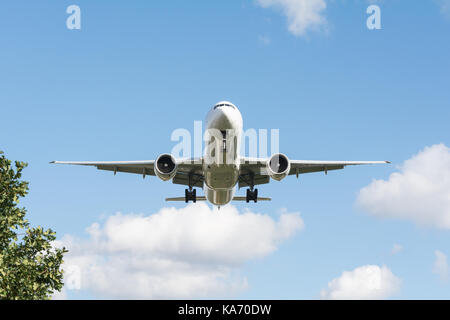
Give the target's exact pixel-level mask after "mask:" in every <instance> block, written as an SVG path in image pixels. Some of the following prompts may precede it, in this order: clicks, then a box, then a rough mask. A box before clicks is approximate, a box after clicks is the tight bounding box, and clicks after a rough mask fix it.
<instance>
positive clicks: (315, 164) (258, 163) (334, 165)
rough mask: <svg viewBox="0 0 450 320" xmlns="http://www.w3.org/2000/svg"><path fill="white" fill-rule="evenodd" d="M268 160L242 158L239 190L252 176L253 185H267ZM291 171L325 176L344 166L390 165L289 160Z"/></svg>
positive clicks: (378, 162)
mask: <svg viewBox="0 0 450 320" xmlns="http://www.w3.org/2000/svg"><path fill="white" fill-rule="evenodd" d="M268 160H269V159H261V158H242V160H241V174H240V177H239V188H241V187H246V186H249V185H250V181H251V180H250V179H251V176H253V184H254V185H258V184H265V183H269V181H270V177H269V175H268V174H267V170H266V164H267V161H268ZM290 163H291V169H290V171H289V175H294V174H295V175H296V176H297V178H298V175H299V174H304V173H310V172H320V171H324V172H325V174H326V173H328V171H330V170H339V169H343V168H344V167H346V166H354V165H365V164H382V163H390V162H389V161H320V160H290Z"/></svg>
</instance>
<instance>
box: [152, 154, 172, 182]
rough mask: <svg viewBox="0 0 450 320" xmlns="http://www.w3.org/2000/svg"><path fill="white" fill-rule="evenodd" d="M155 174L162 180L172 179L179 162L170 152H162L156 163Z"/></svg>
mask: <svg viewBox="0 0 450 320" xmlns="http://www.w3.org/2000/svg"><path fill="white" fill-rule="evenodd" d="M154 170H155V174H156V175H157V176H158V178H160V179H161V180H164V181H167V180H170V179H172V178H173V177H174V176H175V174H176V173H177V163H176V161H175V158H174V157H172V155H170V154H162V155H160V156H159V157H158V159H156V161H155V165H154Z"/></svg>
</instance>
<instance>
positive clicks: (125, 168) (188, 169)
mask: <svg viewBox="0 0 450 320" xmlns="http://www.w3.org/2000/svg"><path fill="white" fill-rule="evenodd" d="M176 161H177V165H178V169H177V173H176V175H175V177H174V178H173V179H172V182H173V183H175V184H182V185H189V175H191V182H193V186H199V187H202V186H203V173H202V162H201V159H200V161H199V160H198V159H177V160H176ZM50 163H52V164H70V165H81V166H93V167H96V168H97V169H98V170H108V171H113V172H114V174H116V173H117V172H125V173H135V174H141V175H142V177H144V178H145V176H154V175H155V171H154V164H155V160H140V161H52V162H50Z"/></svg>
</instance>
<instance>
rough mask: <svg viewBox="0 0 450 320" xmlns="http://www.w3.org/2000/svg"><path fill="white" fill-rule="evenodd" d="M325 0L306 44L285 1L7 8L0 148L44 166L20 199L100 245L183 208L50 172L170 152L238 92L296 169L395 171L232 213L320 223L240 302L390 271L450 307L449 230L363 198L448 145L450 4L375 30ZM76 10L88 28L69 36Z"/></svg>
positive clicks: (304, 295) (23, 4)
mask: <svg viewBox="0 0 450 320" xmlns="http://www.w3.org/2000/svg"><path fill="white" fill-rule="evenodd" d="M263 2H264V1H261V3H263ZM271 2H274V3H276V2H277V1H268V3H271ZM287 2H289V1H287ZM294 2H295V1H294ZM313 2H314V0H313ZM316 2H320V0H317V1H316ZM324 3H326V8H325V9H324V10H322V11H320V15H321V16H322V17H323V18H324V19H325V20H324V22H323V23H322V24H321V25H320V27H319V28H318V30H314V28H311V29H307V30H306V33H305V34H303V35H295V34H293V33H292V32H290V31H289V29H288V24H289V22H288V20H287V17H286V15H285V14H284V12H285V11H283V9H282V8H281V7H280V8H279V7H277V6H273V7H272V6H270V7H263V6H261V5H260V3H258V2H257V1H226V2H225V1H223V2H218V1H214V2H212V1H196V2H195V3H194V2H192V3H191V2H189V3H188V2H186V1H170V2H168V1H166V2H155V1H152V2H150V1H131V2H127V3H126V4H125V2H118V1H116V2H103V1H77V2H73V1H35V2H28V1H20V0H19V1H3V2H2V4H1V5H0V43H1V44H0V149H2V150H4V151H5V153H6V155H7V156H8V157H9V158H11V159H17V160H23V161H27V162H28V163H29V167H28V168H27V169H26V171H25V179H27V180H29V181H30V182H31V183H30V194H29V195H28V196H27V197H26V198H25V199H24V200H23V201H22V202H21V203H22V204H23V205H25V206H26V207H27V209H28V212H29V213H28V215H29V219H30V221H31V222H32V224H34V225H37V224H39V225H43V226H46V227H51V228H53V229H54V230H56V231H57V233H58V236H60V237H63V235H72V236H75V237H79V238H84V239H86V238H87V237H88V236H87V234H86V228H87V227H88V226H90V225H91V224H92V223H94V222H99V223H100V224H102V222H104V221H106V220H107V219H108V217H109V216H112V215H114V214H115V213H116V212H121V213H123V214H129V213H142V214H144V215H151V214H153V213H156V212H158V211H159V210H160V209H161V208H162V207H167V206H168V205H167V204H166V203H164V201H163V200H164V198H165V197H166V196H178V195H181V194H182V193H183V189H184V188H183V187H182V186H176V185H173V184H171V183H167V182H166V183H164V182H163V181H160V180H157V179H156V178H147V179H146V180H143V179H142V178H141V177H140V176H134V175H126V174H118V175H117V176H113V175H112V174H111V173H108V172H100V171H97V170H95V169H93V168H78V167H66V166H52V165H50V164H49V163H48V162H49V161H51V160H143V159H154V158H156V157H157V156H158V155H159V154H161V153H164V152H170V150H171V149H172V147H173V146H174V142H171V141H170V135H171V133H172V131H173V130H174V129H177V128H186V129H189V130H193V121H194V120H203V119H204V117H205V115H206V113H207V111H208V109H209V108H210V107H211V106H212V105H213V104H214V103H215V102H217V101H220V100H224V99H226V100H229V101H232V102H233V103H234V104H235V105H237V106H238V108H239V109H240V110H241V113H242V115H243V118H244V128H257V129H258V128H263V129H269V130H270V129H272V128H276V129H279V130H280V149H281V151H282V152H283V153H285V154H286V155H288V156H289V157H290V158H292V159H315V160H316V159H317V160H391V161H392V163H393V164H392V165H390V166H369V167H358V168H347V169H345V170H340V171H338V172H330V173H329V174H328V175H327V176H325V175H323V174H310V175H304V176H301V177H300V179H299V180H298V181H297V180H296V179H295V177H288V178H286V179H285V180H283V182H280V183H277V182H272V183H271V184H268V185H264V186H260V187H259V192H260V194H261V195H263V196H271V197H272V198H273V201H272V202H270V203H258V204H255V205H251V206H249V205H246V204H234V206H235V207H236V208H237V209H238V210H239V211H241V212H244V211H245V209H246V208H249V209H250V210H252V211H254V212H260V213H264V214H266V215H268V216H269V217H271V218H273V219H274V220H275V221H276V220H277V219H278V217H279V215H280V213H279V212H280V209H282V208H286V210H287V211H288V212H300V213H301V219H302V220H303V222H304V224H305V227H304V229H303V230H301V231H300V230H299V231H298V232H297V233H295V235H292V236H290V237H289V238H288V239H286V240H285V241H283V242H282V243H280V244H279V245H277V250H275V251H273V252H271V253H270V254H267V255H264V256H262V257H260V258H257V259H248V260H246V261H245V262H243V263H242V264H241V265H239V266H238V267H236V268H234V267H233V272H235V273H237V274H238V275H239V276H243V277H245V278H246V279H247V282H248V286H247V287H246V288H245V289H244V290H241V291H239V292H238V293H235V294H232V295H231V297H236V298H249V299H253V298H255V299H259V298H277V299H284V298H286V299H313V298H319V297H320V291H321V290H322V289H324V288H327V284H328V282H330V281H331V280H332V279H335V278H338V277H339V276H340V275H341V273H342V272H343V271H345V270H347V271H351V270H354V269H355V268H357V267H360V266H365V265H378V266H382V265H386V266H387V267H389V269H390V270H391V272H392V273H393V274H394V275H395V276H396V277H398V278H399V279H401V285H400V289H399V290H398V292H397V293H396V294H395V295H392V297H394V298H402V299H412V298H425V299H434V298H437V299H442V298H445V299H448V298H450V286H449V283H448V282H447V283H446V282H445V281H441V280H439V276H438V275H437V274H435V273H433V272H432V269H433V264H434V262H435V250H439V251H440V252H442V253H444V254H445V255H450V231H449V228H436V227H432V226H422V225H418V224H416V223H415V222H414V221H413V220H411V219H392V218H379V217H376V216H373V215H369V214H367V213H368V212H366V211H365V210H362V209H361V207H358V206H356V205H355V201H356V199H357V194H358V191H359V190H360V189H361V188H363V187H365V186H367V185H369V184H370V183H371V181H372V180H373V179H383V180H388V179H389V176H390V174H391V173H393V172H398V171H399V170H400V169H399V167H398V166H399V165H401V164H402V163H403V162H404V161H405V160H407V159H410V158H411V157H412V156H413V155H415V154H417V153H418V152H419V151H421V150H423V149H424V148H425V147H426V146H432V145H435V144H439V143H443V144H444V145H447V146H449V145H450V141H449V140H450V134H449V132H450V131H449V126H448V123H449V119H450V111H449V110H450V109H449V107H450V106H449V102H450V90H449V80H448V79H449V71H450V60H449V58H448V57H449V56H450V42H449V41H448V37H449V31H450V12H449V11H448V9H447V12H446V11H445V7H444V6H445V1H431V0H430V1H414V2H408V3H406V2H405V1H399V0H393V1H380V2H378V5H379V6H380V8H381V14H382V15H381V19H382V20H381V21H382V22H381V23H382V29H381V30H368V29H367V27H366V19H367V17H368V15H367V14H366V8H367V6H368V5H369V2H366V1H362V0H361V1H325V2H324ZM71 4H77V5H79V6H80V8H81V21H82V22H81V23H82V26H81V30H68V29H67V28H66V19H67V17H68V14H67V13H66V8H67V7H68V6H69V5H71ZM443 8H444V9H443ZM447 8H448V3H447ZM243 192H244V190H241V193H243ZM447 194H448V193H447ZM175 207H176V208H180V209H182V208H183V207H184V205H181V204H180V205H178V204H177V205H175ZM394 244H400V245H401V246H402V248H403V249H402V250H401V251H400V252H398V253H397V254H391V249H392V247H393V245H394ZM67 296H68V297H69V298H80V297H103V296H101V295H100V296H99V295H98V294H97V295H96V294H94V293H92V292H91V291H90V290H81V291H74V290H69V291H68V292H67ZM195 296H196V295H195V294H194V297H195ZM211 297H216V296H215V295H212V296H211ZM389 297H391V296H389Z"/></svg>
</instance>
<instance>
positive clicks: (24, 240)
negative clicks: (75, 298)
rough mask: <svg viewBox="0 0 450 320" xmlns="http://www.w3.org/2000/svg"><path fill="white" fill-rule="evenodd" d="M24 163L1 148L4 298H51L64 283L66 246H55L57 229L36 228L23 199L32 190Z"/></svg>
mask: <svg viewBox="0 0 450 320" xmlns="http://www.w3.org/2000/svg"><path fill="white" fill-rule="evenodd" d="M26 166H27V164H26V163H24V162H19V161H16V162H15V169H14V168H13V166H12V165H11V161H10V160H8V159H6V158H5V156H4V154H3V152H2V151H0V299H8V300H18V299H50V298H51V295H52V293H53V292H55V291H60V290H61V289H62V286H63V271H62V270H61V268H60V267H61V264H62V263H63V255H64V254H65V253H66V252H67V250H66V249H65V248H62V249H59V248H54V247H52V241H54V240H55V239H56V237H55V232H53V231H52V230H51V229H48V230H44V229H43V228H42V227H37V228H32V227H30V225H29V222H28V221H27V220H26V219H25V214H26V212H27V211H26V210H25V208H19V207H18V204H19V198H21V197H24V196H25V195H26V194H27V193H28V182H25V181H22V180H21V177H22V170H23V169H24V168H25V167H26Z"/></svg>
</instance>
